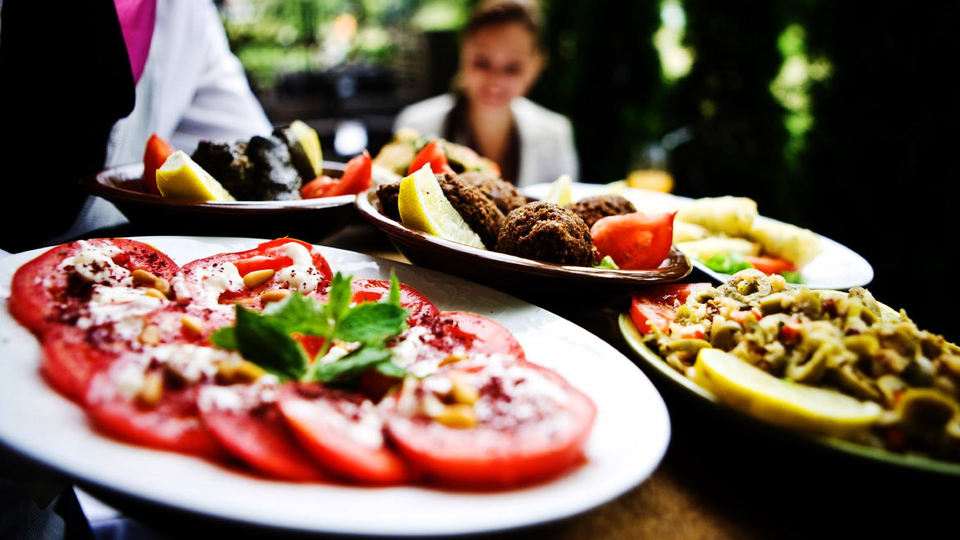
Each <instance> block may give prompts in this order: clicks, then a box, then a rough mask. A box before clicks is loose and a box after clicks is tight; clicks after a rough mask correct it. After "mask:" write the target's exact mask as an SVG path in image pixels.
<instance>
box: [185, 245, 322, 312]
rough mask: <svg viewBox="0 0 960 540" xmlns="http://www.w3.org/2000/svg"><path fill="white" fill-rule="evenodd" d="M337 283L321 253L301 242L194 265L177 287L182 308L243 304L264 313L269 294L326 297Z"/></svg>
mask: <svg viewBox="0 0 960 540" xmlns="http://www.w3.org/2000/svg"><path fill="white" fill-rule="evenodd" d="M255 273H256V275H255ZM251 276H253V277H251ZM254 277H260V279H254ZM332 278H333V272H332V271H331V270H330V265H329V264H328V263H327V260H326V259H325V258H324V257H323V255H322V254H321V253H320V249H319V248H317V247H315V246H312V245H310V244H308V243H306V242H303V241H301V240H295V239H293V238H279V239H277V240H271V241H269V242H264V243H262V244H260V245H258V246H257V247H256V248H254V249H251V250H247V251H240V252H236V253H221V254H218V255H213V256H211V257H207V258H205V259H199V260H196V261H193V262H191V263H189V264H187V265H185V266H184V267H183V269H182V271H181V272H180V275H179V276H177V277H176V278H174V279H173V281H172V285H173V289H174V291H175V293H176V296H177V300H178V301H180V302H182V303H189V304H194V305H200V306H205V307H207V308H211V309H216V308H217V306H228V305H230V304H235V303H241V304H244V305H246V306H247V307H249V308H251V309H258V310H259V309H261V308H262V307H263V305H264V304H265V300H264V298H263V296H262V295H263V294H264V293H266V292H269V291H280V290H291V291H297V292H300V293H302V294H307V295H322V294H323V292H324V291H325V290H326V288H327V286H328V285H329V283H330V280H331V279H332ZM221 311H226V310H223V309H221ZM230 311H232V308H230Z"/></svg>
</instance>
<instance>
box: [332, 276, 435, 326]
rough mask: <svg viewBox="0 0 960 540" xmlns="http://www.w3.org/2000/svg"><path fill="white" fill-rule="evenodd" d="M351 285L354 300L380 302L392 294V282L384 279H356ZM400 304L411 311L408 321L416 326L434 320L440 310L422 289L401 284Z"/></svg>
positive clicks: (358, 301) (357, 301)
mask: <svg viewBox="0 0 960 540" xmlns="http://www.w3.org/2000/svg"><path fill="white" fill-rule="evenodd" d="M350 286H351V287H352V288H353V301H354V302H356V303H358V304H359V303H361V302H379V301H381V299H384V298H386V297H387V295H389V294H390V282H389V281H387V280H384V279H355V280H353V282H352V283H350ZM400 305H401V306H403V307H404V309H406V310H407V311H409V312H410V316H409V317H407V323H408V324H409V325H410V326H416V325H418V324H423V323H426V322H428V321H431V320H433V318H434V317H436V316H437V315H438V314H439V313H440V310H438V309H437V306H435V305H433V303H432V302H430V300H427V297H426V296H424V295H422V294H420V291H418V290H416V289H414V288H413V287H410V286H409V285H405V284H403V283H401V284H400Z"/></svg>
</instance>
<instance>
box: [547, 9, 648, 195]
mask: <svg viewBox="0 0 960 540" xmlns="http://www.w3.org/2000/svg"><path fill="white" fill-rule="evenodd" d="M544 16H545V21H546V27H547V31H546V36H545V44H544V46H545V48H546V50H547V51H548V53H549V55H550V57H549V59H548V62H549V63H548V64H547V67H546V69H545V71H544V73H543V75H542V76H541V78H540V81H539V82H538V83H537V86H536V87H535V88H534V91H533V93H532V95H531V98H532V99H533V100H534V101H537V102H538V103H541V104H542V105H544V106H546V107H548V108H550V109H553V110H555V111H559V112H561V113H563V114H565V115H567V116H569V117H570V120H571V121H572V122H573V125H574V126H575V128H574V137H575V138H576V144H577V150H578V152H579V154H580V169H581V172H580V177H581V179H582V180H584V181H594V182H599V181H603V182H608V181H611V180H615V179H618V178H623V177H624V176H625V175H626V173H627V172H628V168H629V163H630V160H631V156H632V155H633V154H634V153H635V152H636V151H637V148H638V146H641V145H643V144H644V143H647V142H650V141H652V140H656V139H659V137H660V136H661V135H662V134H663V133H662V125H661V123H660V114H659V106H658V101H659V99H660V97H661V95H662V92H661V91H662V84H661V79H660V62H659V59H658V58H657V52H656V49H655V48H654V46H653V34H654V32H655V31H656V29H657V27H658V26H659V23H660V3H659V2H654V1H644V2H615V1H610V0H605V1H601V2H591V1H584V0H554V1H552V2H545V3H544Z"/></svg>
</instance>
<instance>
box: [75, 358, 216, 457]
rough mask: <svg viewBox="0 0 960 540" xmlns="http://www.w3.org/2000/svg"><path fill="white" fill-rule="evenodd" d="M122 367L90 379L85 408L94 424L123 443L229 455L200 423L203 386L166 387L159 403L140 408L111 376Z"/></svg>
mask: <svg viewBox="0 0 960 540" xmlns="http://www.w3.org/2000/svg"><path fill="white" fill-rule="evenodd" d="M117 366H118V364H117V363H114V365H113V367H112V368H111V369H107V370H104V371H101V372H99V373H97V374H96V375H94V376H93V378H92V379H91V380H90V385H89V388H88V389H87V392H86V396H85V399H84V406H85V408H86V410H87V415H88V417H89V418H90V420H91V422H93V424H94V425H95V426H96V427H97V428H98V429H101V430H102V431H104V432H106V433H108V434H110V435H113V436H114V437H117V438H119V439H121V440H124V441H127V442H132V443H136V444H142V445H144V446H151V447H154V448H160V449H163V450H172V451H174V452H183V453H187V454H198V455H202V456H206V457H211V458H222V457H224V456H225V455H226V454H225V453H224V450H223V448H222V447H221V446H220V445H219V444H218V443H217V442H216V440H214V438H213V437H212V436H211V435H210V432H209V431H207V429H206V428H205V427H204V426H203V424H202V423H201V422H200V415H199V410H198V408H197V393H198V391H199V385H190V386H187V387H185V388H182V389H172V388H169V387H167V386H165V387H164V390H163V394H162V397H161V398H160V400H159V402H158V403H156V404H155V405H153V406H151V407H144V406H142V405H140V404H139V403H138V402H137V400H136V399H135V398H132V397H127V396H125V395H123V393H122V392H121V391H120V390H119V389H118V388H117V385H116V383H115V381H114V379H113V375H112V374H111V371H112V369H114V368H116V367H117Z"/></svg>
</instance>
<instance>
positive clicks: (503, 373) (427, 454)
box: [387, 362, 596, 488]
mask: <svg viewBox="0 0 960 540" xmlns="http://www.w3.org/2000/svg"><path fill="white" fill-rule="evenodd" d="M461 376H465V377H467V381H468V382H469V383H470V384H472V385H473V386H474V387H475V388H478V389H479V400H478V401H477V402H476V404H475V405H474V408H473V410H474V411H476V412H475V415H476V425H474V426H472V427H450V426H449V425H445V424H443V423H441V422H439V421H437V420H435V419H431V418H428V417H426V416H424V415H423V414H422V413H415V414H414V415H412V416H409V415H407V414H405V413H403V412H402V411H404V410H405V409H407V408H409V407H408V405H406V404H405V403H404V400H406V399H414V400H415V399H417V397H416V396H417V395H418V394H419V392H417V391H414V392H411V393H409V394H407V393H406V392H404V391H403V390H401V392H400V393H399V397H396V398H395V399H396V405H395V407H394V414H392V415H391V417H390V419H389V420H388V422H387V434H388V435H389V437H390V439H391V440H392V441H393V442H394V444H395V445H396V447H397V449H398V450H399V452H400V453H401V454H402V455H403V456H404V457H405V458H406V459H407V460H408V461H409V462H410V463H411V464H413V465H414V466H415V467H417V468H418V469H420V470H422V471H423V472H424V473H425V474H427V475H428V476H429V477H430V478H432V479H434V480H435V481H437V482H439V483H440V484H444V485H451V486H458V487H471V488H504V487H516V486H519V485H524V484H529V483H532V482H537V481H541V480H545V479H548V478H552V477H554V476H557V475H559V474H561V473H563V472H566V471H567V470H569V469H570V468H572V467H574V466H576V465H577V464H579V463H581V462H582V461H583V451H584V446H585V444H586V441H587V438H588V436H589V434H590V431H591V429H592V427H593V422H594V418H595V417H596V407H595V406H594V405H593V402H592V401H590V399H589V398H588V397H587V396H586V395H584V394H583V393H581V392H580V391H578V390H576V389H575V388H573V387H572V386H570V385H569V384H568V383H567V382H566V381H565V380H564V379H563V378H562V377H560V376H559V375H558V374H556V373H554V372H552V371H550V370H548V369H546V368H542V367H540V366H535V365H533V364H530V363H527V362H512V363H511V362H504V363H500V364H493V365H490V366H486V367H485V368H484V369H481V370H479V371H476V372H461ZM405 394H407V395H405ZM411 409H412V410H414V411H417V410H420V408H419V407H416V406H414V407H412V408H411Z"/></svg>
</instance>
